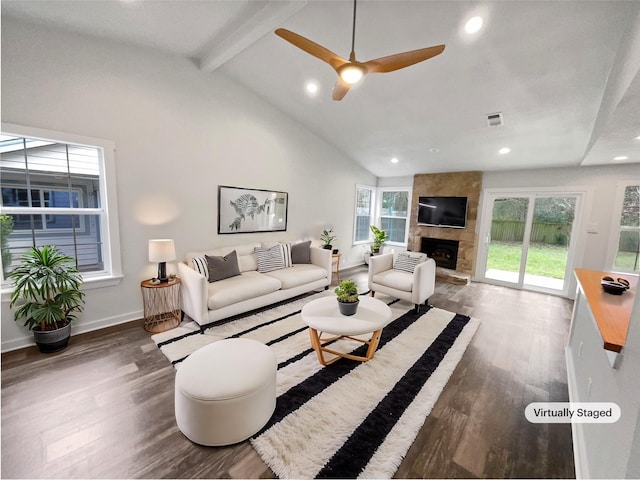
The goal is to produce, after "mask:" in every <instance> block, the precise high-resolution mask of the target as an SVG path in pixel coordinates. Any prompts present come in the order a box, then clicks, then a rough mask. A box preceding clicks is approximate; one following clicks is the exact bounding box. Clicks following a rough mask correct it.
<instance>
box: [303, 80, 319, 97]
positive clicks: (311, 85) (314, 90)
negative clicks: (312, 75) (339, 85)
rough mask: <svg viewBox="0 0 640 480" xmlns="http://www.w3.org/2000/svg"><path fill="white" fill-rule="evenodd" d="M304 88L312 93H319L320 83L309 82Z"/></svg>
mask: <svg viewBox="0 0 640 480" xmlns="http://www.w3.org/2000/svg"><path fill="white" fill-rule="evenodd" d="M304 89H305V90H306V91H307V93H309V94H310V95H315V94H316V93H318V84H317V83H315V82H307V83H306V85H305V86H304Z"/></svg>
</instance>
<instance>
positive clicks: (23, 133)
mask: <svg viewBox="0 0 640 480" xmlns="http://www.w3.org/2000/svg"><path fill="white" fill-rule="evenodd" d="M2 133H3V134H6V135H15V136H16V137H26V138H30V139H35V140H46V141H56V142H59V143H68V144H75V145H81V146H87V147H97V148H99V149H101V152H102V161H101V162H100V196H101V198H100V205H101V208H99V209H96V213H98V214H99V215H100V216H101V217H102V222H101V223H102V228H103V231H102V242H103V245H104V248H103V250H104V251H103V255H104V269H103V270H102V271H99V272H84V273H83V274H82V276H83V280H84V286H85V288H87V289H91V288H101V287H105V286H112V285H117V284H118V283H120V280H121V279H122V278H123V274H122V262H121V250H120V240H119V238H120V230H119V225H118V201H117V195H116V172H115V143H114V142H112V141H110V140H104V139H100V138H94V137H86V136H81V135H75V134H71V133H66V132H57V131H52V130H45V129H40V128H33V127H27V126H24V125H16V124H10V123H2ZM4 210H5V209H3V211H4ZM58 210H60V211H58ZM36 213H38V212H36ZM43 213H50V214H56V213H64V214H68V213H69V210H68V209H47V210H46V211H45V212H43ZM10 291H11V286H10V285H9V284H6V285H4V284H3V286H2V294H3V295H2V297H3V298H2V299H3V300H5V296H7V298H8V295H9V292H10Z"/></svg>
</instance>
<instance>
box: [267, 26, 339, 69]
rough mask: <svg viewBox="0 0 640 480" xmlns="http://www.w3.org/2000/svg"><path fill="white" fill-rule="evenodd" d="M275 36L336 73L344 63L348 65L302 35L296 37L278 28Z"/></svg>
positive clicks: (337, 56) (292, 33) (290, 32)
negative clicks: (327, 65)
mask: <svg viewBox="0 0 640 480" xmlns="http://www.w3.org/2000/svg"><path fill="white" fill-rule="evenodd" d="M275 34H276V35H278V36H279V37H282V38H284V39H285V40H286V41H287V42H289V43H291V44H293V45H295V46H296V47H298V48H300V49H302V50H304V51H305V52H307V53H309V54H311V55H313V56H314V57H316V58H319V59H320V60H322V61H323V62H326V63H328V64H329V65H331V66H332V67H333V69H334V70H336V71H337V70H338V68H340V67H341V66H342V65H344V64H345V63H349V62H348V61H347V60H345V59H344V58H342V57H341V56H340V55H337V54H335V53H333V52H332V51H331V50H329V49H327V48H324V47H323V46H322V45H318V44H317V43H315V42H312V41H311V40H309V39H308V38H305V37H303V36H302V35H298V34H297V33H294V32H292V31H290V30H286V29H284V28H278V29H277V30H276V31H275Z"/></svg>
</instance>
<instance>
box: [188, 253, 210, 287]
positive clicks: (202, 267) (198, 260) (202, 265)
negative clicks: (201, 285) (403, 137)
mask: <svg viewBox="0 0 640 480" xmlns="http://www.w3.org/2000/svg"><path fill="white" fill-rule="evenodd" d="M191 268H193V269H194V270H195V271H196V272H198V273H199V274H200V275H204V278H206V279H207V281H209V266H208V265H207V258H206V256H204V255H203V256H202V257H193V258H192V259H191Z"/></svg>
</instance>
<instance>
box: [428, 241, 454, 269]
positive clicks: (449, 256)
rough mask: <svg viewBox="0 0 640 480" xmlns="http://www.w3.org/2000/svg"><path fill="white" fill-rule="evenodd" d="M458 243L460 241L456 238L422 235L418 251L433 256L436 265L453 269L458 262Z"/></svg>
mask: <svg viewBox="0 0 640 480" xmlns="http://www.w3.org/2000/svg"><path fill="white" fill-rule="evenodd" d="M459 245H460V242H458V241H457V240H444V239H442V238H429V237H422V243H421V245H420V251H421V252H423V253H426V254H427V255H428V256H429V257H431V258H433V259H434V260H435V262H436V265H437V266H438V267H441V268H448V269H450V270H455V269H456V266H457V263H458V247H459Z"/></svg>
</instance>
